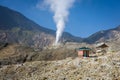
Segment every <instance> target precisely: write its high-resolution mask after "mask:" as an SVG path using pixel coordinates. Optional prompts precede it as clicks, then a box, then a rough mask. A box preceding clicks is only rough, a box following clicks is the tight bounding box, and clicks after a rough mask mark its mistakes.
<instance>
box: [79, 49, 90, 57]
mask: <svg viewBox="0 0 120 80" xmlns="http://www.w3.org/2000/svg"><path fill="white" fill-rule="evenodd" d="M90 50H91V49H90V48H87V47H81V48H78V49H77V51H78V56H79V57H89V54H90Z"/></svg>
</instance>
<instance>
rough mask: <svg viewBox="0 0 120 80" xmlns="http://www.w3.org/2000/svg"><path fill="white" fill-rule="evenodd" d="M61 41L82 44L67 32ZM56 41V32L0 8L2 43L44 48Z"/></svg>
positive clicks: (0, 35)
mask: <svg viewBox="0 0 120 80" xmlns="http://www.w3.org/2000/svg"><path fill="white" fill-rule="evenodd" d="M61 40H62V41H73V42H74V41H75V42H76V41H77V42H80V41H81V38H78V37H74V36H72V35H71V34H69V33H67V32H65V33H64V34H63V36H62V39H61ZM54 41H55V31H54V30H50V29H47V28H44V27H42V26H39V25H38V24H36V23H35V22H33V21H32V20H30V19H28V18H26V17H25V16H24V15H22V14H21V13H19V12H16V11H14V10H11V9H9V8H6V7H3V6H0V42H7V43H18V44H21V45H27V46H33V47H37V48H43V47H44V46H48V45H51V44H52V43H53V42H54Z"/></svg>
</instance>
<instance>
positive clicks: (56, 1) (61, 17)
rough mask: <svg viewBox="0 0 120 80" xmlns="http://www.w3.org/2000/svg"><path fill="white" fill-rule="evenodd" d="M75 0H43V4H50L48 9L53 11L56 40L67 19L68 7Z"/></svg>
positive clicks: (57, 40)
mask: <svg viewBox="0 0 120 80" xmlns="http://www.w3.org/2000/svg"><path fill="white" fill-rule="evenodd" d="M74 2H75V0H45V4H47V5H48V6H50V10H51V11H52V12H53V13H54V16H53V19H54V22H55V23H56V28H57V31H56V41H55V44H57V43H58V42H59V39H60V38H61V36H62V33H63V31H64V28H65V24H66V22H67V19H68V15H69V9H70V8H71V7H72V5H73V3H74Z"/></svg>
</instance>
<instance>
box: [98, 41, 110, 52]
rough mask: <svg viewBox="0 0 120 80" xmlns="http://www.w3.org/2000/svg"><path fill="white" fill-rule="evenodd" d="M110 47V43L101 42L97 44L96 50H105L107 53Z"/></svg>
mask: <svg viewBox="0 0 120 80" xmlns="http://www.w3.org/2000/svg"><path fill="white" fill-rule="evenodd" d="M107 48H108V45H107V44H105V43H99V44H97V45H96V49H97V50H96V52H98V53H100V52H103V53H106V50H107Z"/></svg>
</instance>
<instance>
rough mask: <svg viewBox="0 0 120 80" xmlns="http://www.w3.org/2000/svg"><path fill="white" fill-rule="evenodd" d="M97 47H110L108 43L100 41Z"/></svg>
mask: <svg viewBox="0 0 120 80" xmlns="http://www.w3.org/2000/svg"><path fill="white" fill-rule="evenodd" d="M96 47H97V48H100V47H102V48H105V47H108V45H106V44H105V43H99V44H97V45H96Z"/></svg>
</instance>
